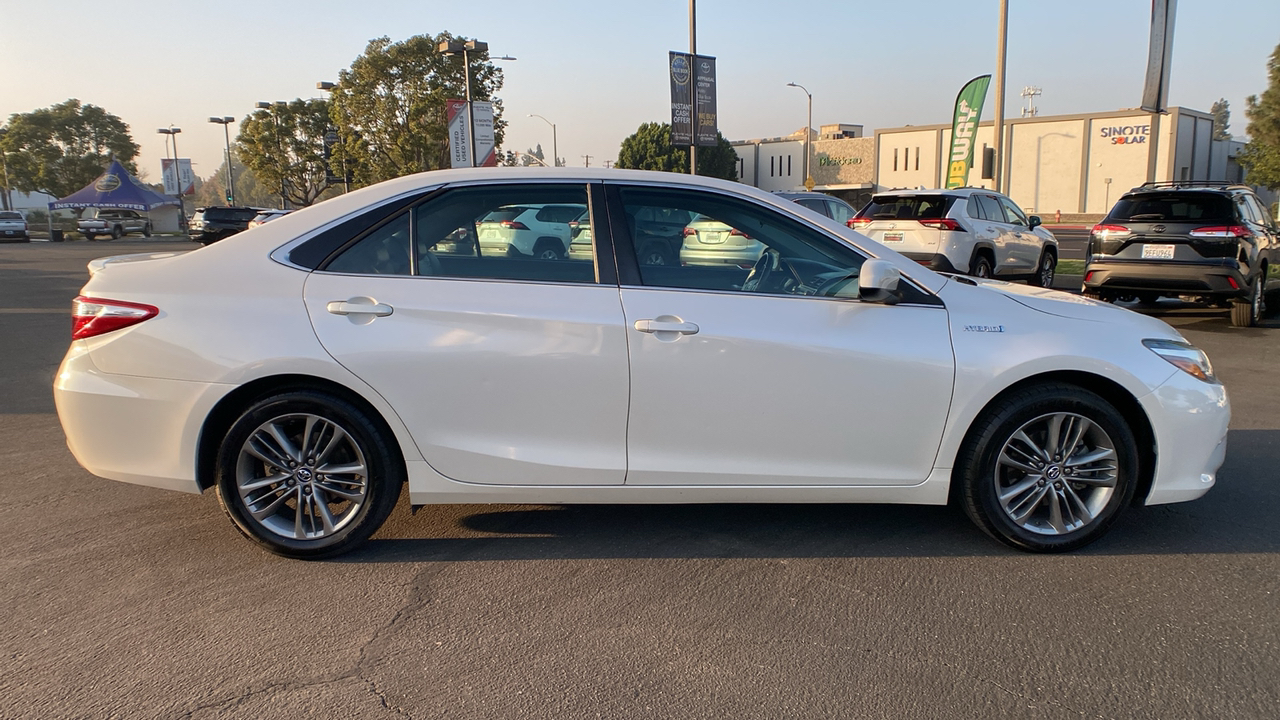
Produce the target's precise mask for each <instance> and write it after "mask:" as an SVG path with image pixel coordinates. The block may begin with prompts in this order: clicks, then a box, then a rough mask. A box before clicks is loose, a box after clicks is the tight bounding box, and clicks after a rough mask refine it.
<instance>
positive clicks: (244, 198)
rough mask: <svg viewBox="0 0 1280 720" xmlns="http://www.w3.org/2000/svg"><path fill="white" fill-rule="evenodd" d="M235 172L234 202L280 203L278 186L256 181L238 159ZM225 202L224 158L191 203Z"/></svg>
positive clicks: (272, 204)
mask: <svg viewBox="0 0 1280 720" xmlns="http://www.w3.org/2000/svg"><path fill="white" fill-rule="evenodd" d="M235 174H236V204H237V205H241V206H245V207H261V208H267V207H278V206H279V204H280V186H279V184H276V185H275V186H273V187H268V186H265V185H263V184H262V183H260V182H258V178H257V176H256V175H254V173H253V171H252V170H250V169H249V168H247V167H245V166H244V165H242V164H241V163H240V161H239V160H237V161H236V163H235ZM334 190H336V189H335V188H331V189H330V191H329V192H326V193H324V194H322V195H321V198H324V197H326V196H327V195H328V194H329V193H330V192H333V191H334ZM226 202H227V163H226V161H225V160H224V161H223V162H222V165H220V166H219V167H218V169H217V170H216V171H215V172H214V173H213V175H211V176H209V177H208V178H206V179H205V180H204V182H203V183H201V185H200V186H199V187H197V188H196V192H195V195H194V196H192V198H191V204H192V205H193V206H195V207H209V206H211V205H225V204H226Z"/></svg>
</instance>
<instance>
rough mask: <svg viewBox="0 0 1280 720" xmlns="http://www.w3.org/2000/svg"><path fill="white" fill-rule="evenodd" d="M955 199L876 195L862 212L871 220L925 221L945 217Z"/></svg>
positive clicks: (948, 197) (947, 196)
mask: <svg viewBox="0 0 1280 720" xmlns="http://www.w3.org/2000/svg"><path fill="white" fill-rule="evenodd" d="M955 201H956V199H955V198H954V197H951V196H949V195H877V196H875V197H873V198H872V199H871V203H870V204H869V205H867V207H866V208H864V209H863V210H862V212H861V213H860V215H861V216H862V217H869V218H871V219H873V220H927V219H931V218H941V217H946V215H947V211H948V210H950V209H951V204H952V203H954V202H955Z"/></svg>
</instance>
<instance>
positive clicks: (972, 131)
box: [947, 75, 991, 188]
mask: <svg viewBox="0 0 1280 720" xmlns="http://www.w3.org/2000/svg"><path fill="white" fill-rule="evenodd" d="M990 84H991V76H990V75H979V76H978V77H976V78H974V79H972V80H970V81H969V82H968V83H966V84H965V86H964V87H963V88H961V89H960V94H959V95H957V96H956V108H955V112H954V113H953V114H952V116H951V152H949V153H947V187H949V188H956V187H963V186H964V185H965V183H967V182H968V181H969V168H971V167H973V140H974V136H975V135H976V134H977V132H978V119H979V118H980V117H982V103H983V101H985V100H986V98H987V86H988V85H990Z"/></svg>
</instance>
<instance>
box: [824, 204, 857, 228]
mask: <svg viewBox="0 0 1280 720" xmlns="http://www.w3.org/2000/svg"><path fill="white" fill-rule="evenodd" d="M827 204H828V205H830V206H831V212H830V216H831V219H832V220H835V221H836V222H838V223H840V224H841V225H844V224H845V223H847V222H849V218H851V217H853V208H851V207H849V206H848V205H845V204H844V203H842V202H836V201H835V200H829V201H827Z"/></svg>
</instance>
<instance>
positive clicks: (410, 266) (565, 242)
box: [324, 184, 596, 283]
mask: <svg viewBox="0 0 1280 720" xmlns="http://www.w3.org/2000/svg"><path fill="white" fill-rule="evenodd" d="M324 269H326V270H329V271H332V272H344V273H358V274H375V275H386V274H395V275H419V276H432V277H454V278H477V279H499V280H529V281H541V282H583V283H593V282H595V277H596V275H595V249H594V243H593V241H592V233H591V214H590V212H589V210H588V202H587V189H586V186H585V185H552V184H544V185H482V186H476V187H464V188H457V189H454V190H449V191H447V192H444V193H441V194H439V195H436V196H433V197H431V198H430V199H428V200H425V201H423V202H421V203H419V204H418V205H416V206H415V207H412V208H410V209H408V210H405V211H404V212H402V213H401V214H399V215H397V216H395V217H394V218H392V219H390V220H388V221H386V222H384V223H382V224H381V225H379V226H378V227H375V228H374V229H372V230H370V231H368V232H367V233H365V235H364V236H363V237H362V238H360V239H358V240H357V241H356V242H355V243H354V244H352V245H350V246H349V247H347V248H346V249H345V250H343V251H341V253H340V254H339V255H338V256H337V257H336V258H335V259H334V260H332V261H330V263H329V264H328V266H326V267H325V268H324Z"/></svg>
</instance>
